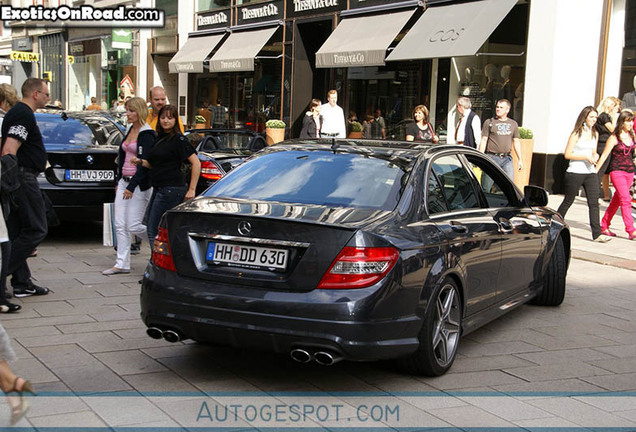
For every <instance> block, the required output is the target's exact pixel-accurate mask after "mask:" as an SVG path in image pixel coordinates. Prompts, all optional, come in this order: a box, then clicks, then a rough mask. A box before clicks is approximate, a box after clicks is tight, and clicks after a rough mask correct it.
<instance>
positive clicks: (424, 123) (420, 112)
mask: <svg viewBox="0 0 636 432" xmlns="http://www.w3.org/2000/svg"><path fill="white" fill-rule="evenodd" d="M413 118H414V119H415V123H411V124H410V125H408V127H407V128H406V140H407V141H419V142H429V143H437V142H439V138H438V137H437V135H435V131H434V130H433V127H432V126H431V124H430V123H429V122H428V108H426V107H425V106H424V105H418V106H416V107H415V108H413Z"/></svg>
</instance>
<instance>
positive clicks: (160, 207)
mask: <svg viewBox="0 0 636 432" xmlns="http://www.w3.org/2000/svg"><path fill="white" fill-rule="evenodd" d="M187 191H188V187H187V186H185V185H184V186H164V187H156V188H154V189H153V191H152V197H150V202H149V203H148V223H147V224H146V226H147V229H148V240H149V241H150V248H152V245H153V244H154V242H155V237H157V234H158V233H159V223H160V222H161V217H162V216H163V214H164V213H165V212H166V211H168V210H170V209H171V208H173V207H174V206H176V205H177V204H181V203H182V202H183V198H185V194H186V192H187Z"/></svg>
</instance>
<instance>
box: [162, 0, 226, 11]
mask: <svg viewBox="0 0 636 432" xmlns="http://www.w3.org/2000/svg"><path fill="white" fill-rule="evenodd" d="M231 3H232V2H231V0H197V12H204V11H209V10H214V9H220V8H226V7H229V6H230V5H231ZM175 4H176V2H175Z"/></svg>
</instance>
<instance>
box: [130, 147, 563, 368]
mask: <svg viewBox="0 0 636 432" xmlns="http://www.w3.org/2000/svg"><path fill="white" fill-rule="evenodd" d="M484 185H492V186H489V187H488V189H487V190H486V188H485V186H484ZM547 200H548V197H547V193H546V192H545V190H543V189H541V188H539V187H536V186H526V188H525V194H522V193H521V192H520V191H519V190H518V189H517V188H516V187H515V185H514V184H513V183H512V182H511V181H510V180H509V179H508V178H507V177H506V175H505V174H504V172H503V171H502V170H501V169H500V168H499V167H497V166H495V165H494V164H493V163H492V162H491V161H490V159H489V158H487V157H486V156H485V155H483V154H482V153H479V152H477V151H475V150H473V149H470V148H467V147H464V146H450V145H435V146H430V145H417V144H414V143H406V142H374V141H370V140H365V141H363V142H355V141H351V140H343V141H338V142H335V143H334V144H333V145H332V146H330V145H327V144H325V142H324V141H322V142H321V141H320V140H291V141H287V142H285V143H281V144H278V145H274V146H272V147H268V148H267V149H265V150H263V151H261V152H259V153H258V154H256V155H254V156H253V157H251V158H250V159H249V160H247V161H246V162H245V163H243V164H242V165H241V166H240V167H238V168H236V169H235V170H233V171H232V172H230V173H229V174H228V175H227V176H225V177H223V178H222V179H220V180H219V181H218V182H217V183H216V184H215V185H214V186H212V187H211V188H210V189H208V190H207V191H206V192H205V193H204V194H203V196H200V197H197V198H195V199H194V200H192V201H190V202H187V203H184V204H182V205H180V206H177V207H176V208H175V209H173V210H171V211H169V212H167V213H166V214H165V215H164V218H163V220H162V223H161V227H160V229H159V235H158V236H157V240H156V241H155V247H154V250H153V253H152V259H151V262H150V263H149V265H148V267H147V269H146V272H145V275H144V278H143V284H142V292H141V316H142V319H143V321H144V323H145V324H146V326H147V327H148V329H147V332H148V335H149V336H151V337H154V338H161V337H163V338H164V339H166V340H168V341H178V340H180V339H186V338H191V339H194V340H196V341H200V342H211V343H216V344H225V345H230V346H235V347H247V348H255V349H264V350H271V351H276V352H283V353H289V354H290V355H291V357H292V358H293V359H294V360H297V361H299V362H309V361H312V360H314V361H316V362H317V363H320V364H323V365H329V364H333V363H335V362H337V361H339V360H342V359H347V360H379V359H397V363H398V364H399V365H400V367H401V368H403V369H404V370H405V371H408V372H410V373H415V374H423V375H429V376H437V375H441V374H443V373H445V372H446V371H447V370H448V369H449V368H450V367H451V365H452V363H453V360H454V359H455V357H456V355H457V348H458V346H459V343H460V336H461V335H465V334H468V333H470V332H472V331H473V330H475V329H477V328H478V327H480V326H482V325H484V324H486V323H487V322H489V321H491V320H493V319H495V318H497V317H499V316H501V315H503V314H504V313H506V312H508V311H510V310H512V309H513V308H515V307H517V306H519V305H521V304H523V303H526V302H529V301H532V302H534V303H536V304H540V305H549V306H557V305H559V304H561V302H562V301H563V298H564V295H565V277H566V272H567V268H568V265H569V258H570V232H569V228H568V226H567V225H566V224H565V222H564V221H563V218H562V217H561V216H560V215H559V214H558V213H557V212H556V211H554V210H551V209H549V208H547V207H546V205H547V202H548V201H547Z"/></svg>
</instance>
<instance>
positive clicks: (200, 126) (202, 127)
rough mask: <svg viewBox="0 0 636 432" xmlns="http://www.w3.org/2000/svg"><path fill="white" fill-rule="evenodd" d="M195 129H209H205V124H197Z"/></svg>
mask: <svg viewBox="0 0 636 432" xmlns="http://www.w3.org/2000/svg"><path fill="white" fill-rule="evenodd" d="M194 128H195V129H207V128H206V127H205V123H195V125H194Z"/></svg>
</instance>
